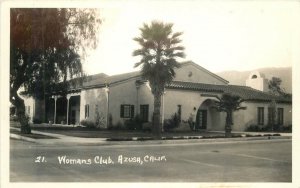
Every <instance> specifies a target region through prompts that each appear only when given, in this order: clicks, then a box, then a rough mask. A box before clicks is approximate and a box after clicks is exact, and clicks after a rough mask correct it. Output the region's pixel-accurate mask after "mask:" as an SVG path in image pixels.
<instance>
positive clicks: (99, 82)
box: [82, 71, 141, 89]
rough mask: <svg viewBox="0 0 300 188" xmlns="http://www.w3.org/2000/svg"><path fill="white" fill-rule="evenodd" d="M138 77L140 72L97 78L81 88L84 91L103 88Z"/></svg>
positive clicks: (85, 83)
mask: <svg viewBox="0 0 300 188" xmlns="http://www.w3.org/2000/svg"><path fill="white" fill-rule="evenodd" d="M140 76H141V73H140V71H136V72H129V73H124V74H117V75H112V76H105V77H99V78H96V79H92V80H89V81H88V82H84V83H83V86H82V88H84V89H86V88H93V87H104V86H106V85H111V84H115V83H118V82H123V81H126V80H129V79H132V78H137V77H140Z"/></svg>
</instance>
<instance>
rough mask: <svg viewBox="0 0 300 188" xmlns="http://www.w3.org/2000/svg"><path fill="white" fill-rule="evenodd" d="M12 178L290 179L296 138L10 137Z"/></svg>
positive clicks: (31, 180)
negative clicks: (55, 141)
mask: <svg viewBox="0 0 300 188" xmlns="http://www.w3.org/2000/svg"><path fill="white" fill-rule="evenodd" d="M10 181H11V182H291V181H292V143H291V140H263V141H244V142H228V143H183V144H168V145H164V144H147V143H145V144H142V145H141V144H139V145H134V144H130V145H107V146H103V145H102V146H95V145H94V146H87V145H86V146H84V145H81V146H76V145H74V146H70V145H45V144H38V143H30V142H26V141H21V140H13V139H11V142H10Z"/></svg>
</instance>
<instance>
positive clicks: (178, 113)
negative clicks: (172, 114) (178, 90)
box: [177, 104, 181, 121]
mask: <svg viewBox="0 0 300 188" xmlns="http://www.w3.org/2000/svg"><path fill="white" fill-rule="evenodd" d="M177 115H178V118H179V121H181V105H180V104H179V105H177Z"/></svg>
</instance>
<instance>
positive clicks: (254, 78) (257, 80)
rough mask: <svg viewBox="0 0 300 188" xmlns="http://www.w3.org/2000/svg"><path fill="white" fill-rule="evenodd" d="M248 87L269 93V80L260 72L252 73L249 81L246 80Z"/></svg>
mask: <svg viewBox="0 0 300 188" xmlns="http://www.w3.org/2000/svg"><path fill="white" fill-rule="evenodd" d="M246 86H248V87H251V88H253V89H257V90H260V91H263V92H268V91H269V87H268V79H266V78H265V75H264V74H262V73H260V72H258V71H254V72H251V73H250V75H249V77H248V79H247V80H246Z"/></svg>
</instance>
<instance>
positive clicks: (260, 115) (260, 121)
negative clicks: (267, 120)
mask: <svg viewBox="0 0 300 188" xmlns="http://www.w3.org/2000/svg"><path fill="white" fill-rule="evenodd" d="M257 124H258V125H263V124H264V107H258V108H257Z"/></svg>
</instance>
